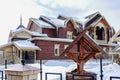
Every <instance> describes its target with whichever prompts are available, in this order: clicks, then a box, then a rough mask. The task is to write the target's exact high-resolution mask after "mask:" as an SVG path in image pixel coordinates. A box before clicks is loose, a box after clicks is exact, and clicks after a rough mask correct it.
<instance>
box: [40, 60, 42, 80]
mask: <svg viewBox="0 0 120 80" xmlns="http://www.w3.org/2000/svg"><path fill="white" fill-rule="evenodd" d="M40 80H42V60H41V59H40Z"/></svg>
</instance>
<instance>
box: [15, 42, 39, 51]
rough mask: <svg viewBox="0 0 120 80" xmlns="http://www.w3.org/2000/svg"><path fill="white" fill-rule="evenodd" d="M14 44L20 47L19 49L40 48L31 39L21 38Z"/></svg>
mask: <svg viewBox="0 0 120 80" xmlns="http://www.w3.org/2000/svg"><path fill="white" fill-rule="evenodd" d="M13 44H14V45H15V46H16V47H18V48H19V49H36V50H40V48H39V47H37V46H35V44H34V43H32V42H30V41H29V40H19V41H15V42H13Z"/></svg>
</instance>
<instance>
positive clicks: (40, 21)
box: [30, 18, 54, 29]
mask: <svg viewBox="0 0 120 80" xmlns="http://www.w3.org/2000/svg"><path fill="white" fill-rule="evenodd" d="M30 20H32V21H33V22H35V23H36V24H37V25H39V26H40V27H43V28H52V29H54V27H53V26H52V25H50V24H48V23H47V22H45V21H43V20H41V19H36V18H30Z"/></svg>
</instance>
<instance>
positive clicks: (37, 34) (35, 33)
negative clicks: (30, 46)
mask: <svg viewBox="0 0 120 80" xmlns="http://www.w3.org/2000/svg"><path fill="white" fill-rule="evenodd" d="M22 31H25V32H27V33H29V34H30V35H32V36H39V37H47V34H40V33H39V32H33V31H29V30H27V29H25V28H19V29H17V30H12V32H13V33H14V34H16V33H19V32H22Z"/></svg>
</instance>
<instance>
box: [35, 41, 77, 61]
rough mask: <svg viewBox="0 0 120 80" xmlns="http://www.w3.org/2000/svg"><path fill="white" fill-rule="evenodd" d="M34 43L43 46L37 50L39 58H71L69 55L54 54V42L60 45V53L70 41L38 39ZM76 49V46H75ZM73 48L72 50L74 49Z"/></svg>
mask: <svg viewBox="0 0 120 80" xmlns="http://www.w3.org/2000/svg"><path fill="white" fill-rule="evenodd" d="M34 43H35V44H36V45H37V46H38V47H40V48H41V51H37V59H38V60H39V59H44V60H48V59H69V58H68V57H67V56H55V55H54V44H59V45H60V54H61V53H62V52H63V51H64V45H68V44H70V43H68V42H57V41H43V40H39V41H38V40H37V41H34ZM73 49H74V50H75V49H76V46H75V47H74V48H73ZM73 49H72V50H71V51H73Z"/></svg>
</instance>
